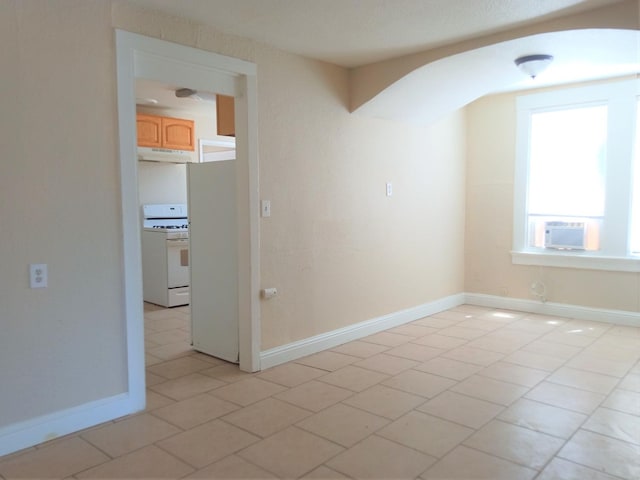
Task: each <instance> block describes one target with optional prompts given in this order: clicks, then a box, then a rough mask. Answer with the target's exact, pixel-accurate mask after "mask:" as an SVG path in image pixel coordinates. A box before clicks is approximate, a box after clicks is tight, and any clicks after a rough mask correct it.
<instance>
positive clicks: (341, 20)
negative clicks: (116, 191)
mask: <svg viewBox="0 0 640 480" xmlns="http://www.w3.org/2000/svg"><path fill="white" fill-rule="evenodd" d="M129 1H130V2H131V3H133V4H136V5H138V6H142V7H146V8H151V9H154V10H160V11H164V12H166V13H169V14H172V15H176V16H180V17H183V18H187V19H191V20H193V21H196V22H199V23H203V24H207V25H210V26H213V27H215V28H216V29H218V30H220V31H223V32H226V33H231V34H235V35H239V36H241V37H247V38H250V39H253V40H256V41H259V42H263V43H266V44H269V45H272V46H275V47H277V48H279V49H281V50H285V51H289V52H293V53H297V54H300V55H304V56H307V57H310V58H315V59H319V60H323V61H327V62H330V63H334V64H337V65H341V66H345V67H356V66H361V65H365V64H368V63H372V62H377V61H381V60H386V59H389V58H393V57H397V56H400V55H406V54H410V53H415V52H419V51H424V50H429V49H432V48H435V47H439V46H442V45H446V44H450V43H455V42H458V41H461V40H466V39H469V38H473V37H478V36H482V35H486V34H490V33H496V32H499V31H503V30H509V29H511V28H515V27H521V26H523V25H527V24H531V23H535V22H539V21H542V20H548V19H551V18H555V17H560V16H564V15H569V14H575V13H578V12H581V11H585V10H590V9H593V8H598V7H602V6H606V5H610V4H613V3H618V2H620V1H621V0H129Z"/></svg>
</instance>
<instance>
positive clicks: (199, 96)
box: [176, 88, 216, 102]
mask: <svg viewBox="0 0 640 480" xmlns="http://www.w3.org/2000/svg"><path fill="white" fill-rule="evenodd" d="M176 97H178V98H192V99H194V100H199V101H203V102H215V101H216V94H215V93H207V92H198V91H197V90H194V89H193V88H179V89H177V90H176Z"/></svg>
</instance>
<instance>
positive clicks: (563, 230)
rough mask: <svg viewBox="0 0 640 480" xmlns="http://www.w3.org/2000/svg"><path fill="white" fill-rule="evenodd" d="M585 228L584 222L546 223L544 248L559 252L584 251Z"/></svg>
mask: <svg viewBox="0 0 640 480" xmlns="http://www.w3.org/2000/svg"><path fill="white" fill-rule="evenodd" d="M585 227H586V226H585V223H584V222H545V224H544V246H545V248H556V249H558V250H584V248H585V241H586V233H587V230H586V228H585Z"/></svg>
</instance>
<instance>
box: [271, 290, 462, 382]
mask: <svg viewBox="0 0 640 480" xmlns="http://www.w3.org/2000/svg"><path fill="white" fill-rule="evenodd" d="M464 301H465V295H464V294H462V293H460V294H456V295H451V296H449V297H445V298H442V299H440V300H435V301H433V302H429V303H425V304H423V305H418V306H416V307H413V308H408V309H406V310H400V311H398V312H394V313H390V314H388V315H383V316H382V317H378V318H373V319H371V320H365V321H364V322H360V323H356V324H354V325H349V326H348V327H343V328H338V329H337V330H332V331H330V332H326V333H322V334H320V335H315V336H313V337H309V338H305V339H304V340H299V341H297V342H292V343H288V344H286V345H282V346H280V347H275V348H271V349H269V350H265V351H263V352H262V353H261V354H260V364H261V369H262V370H264V369H267V368H270V367H275V366H276V365H280V364H282V363H285V362H289V361H291V360H296V359H298V358H302V357H305V356H307V355H311V354H313V353H317V352H320V351H322V350H326V349H328V348H333V347H337V346H338V345H342V344H343V343H347V342H350V341H352V340H357V339H359V338H362V337H366V336H367V335H372V334H374V333H378V332H381V331H383V330H387V329H389V328H393V327H397V326H400V325H404V324H405V323H409V322H413V321H414V320H418V319H420V318H423V317H426V316H429V315H433V314H435V313H438V312H442V311H444V310H448V309H450V308H453V307H457V306H458V305H462V304H463V303H464Z"/></svg>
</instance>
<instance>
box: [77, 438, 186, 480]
mask: <svg viewBox="0 0 640 480" xmlns="http://www.w3.org/2000/svg"><path fill="white" fill-rule="evenodd" d="M193 470H194V469H193V467H190V466H189V465H187V464H186V463H184V462H181V461H180V460H178V459H177V458H176V457H174V456H173V455H170V454H168V453H167V452H165V451H163V450H161V449H159V448H158V447H156V446H155V445H149V446H147V447H144V448H142V449H140V450H136V451H135V452H132V453H129V454H127V455H124V456H122V457H119V458H116V459H115V460H111V461H110V462H107V463H103V464H102V465H99V466H97V467H94V468H91V469H89V470H86V471H84V472H81V473H80V474H77V475H76V477H77V478H101V479H107V478H111V479H115V478H147V479H148V478H158V479H159V478H181V477H183V476H185V475H187V474H189V473H191V472H193Z"/></svg>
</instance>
